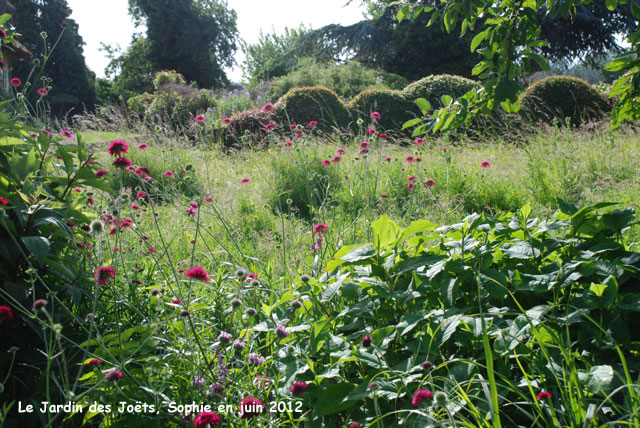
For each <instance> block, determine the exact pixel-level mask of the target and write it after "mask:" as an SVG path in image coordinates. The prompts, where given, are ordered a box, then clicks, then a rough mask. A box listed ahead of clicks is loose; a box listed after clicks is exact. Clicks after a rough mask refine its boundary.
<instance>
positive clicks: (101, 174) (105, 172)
mask: <svg viewBox="0 0 640 428" xmlns="http://www.w3.org/2000/svg"><path fill="white" fill-rule="evenodd" d="M94 174H95V175H96V177H98V178H100V177H104V176H105V175H107V174H108V172H107V171H105V170H104V169H99V170H97V171H96V172H94Z"/></svg>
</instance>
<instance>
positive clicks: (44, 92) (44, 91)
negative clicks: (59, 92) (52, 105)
mask: <svg viewBox="0 0 640 428" xmlns="http://www.w3.org/2000/svg"><path fill="white" fill-rule="evenodd" d="M38 95H40V96H41V97H46V96H47V95H49V91H47V89H46V88H40V89H38Z"/></svg>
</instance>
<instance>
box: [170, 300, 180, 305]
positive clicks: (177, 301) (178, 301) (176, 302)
mask: <svg viewBox="0 0 640 428" xmlns="http://www.w3.org/2000/svg"><path fill="white" fill-rule="evenodd" d="M171 303H173V304H174V305H177V304H180V303H182V299H175V300H173V302H171Z"/></svg>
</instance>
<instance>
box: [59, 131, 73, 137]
mask: <svg viewBox="0 0 640 428" xmlns="http://www.w3.org/2000/svg"><path fill="white" fill-rule="evenodd" d="M60 135H62V136H63V137H65V138H71V137H73V135H71V132H70V131H68V130H66V129H63V130H62V131H60Z"/></svg>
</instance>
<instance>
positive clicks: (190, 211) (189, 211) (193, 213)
mask: <svg viewBox="0 0 640 428" xmlns="http://www.w3.org/2000/svg"><path fill="white" fill-rule="evenodd" d="M196 213H197V211H196V209H195V208H193V207H188V208H187V215H188V216H190V217H195V216H196Z"/></svg>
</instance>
